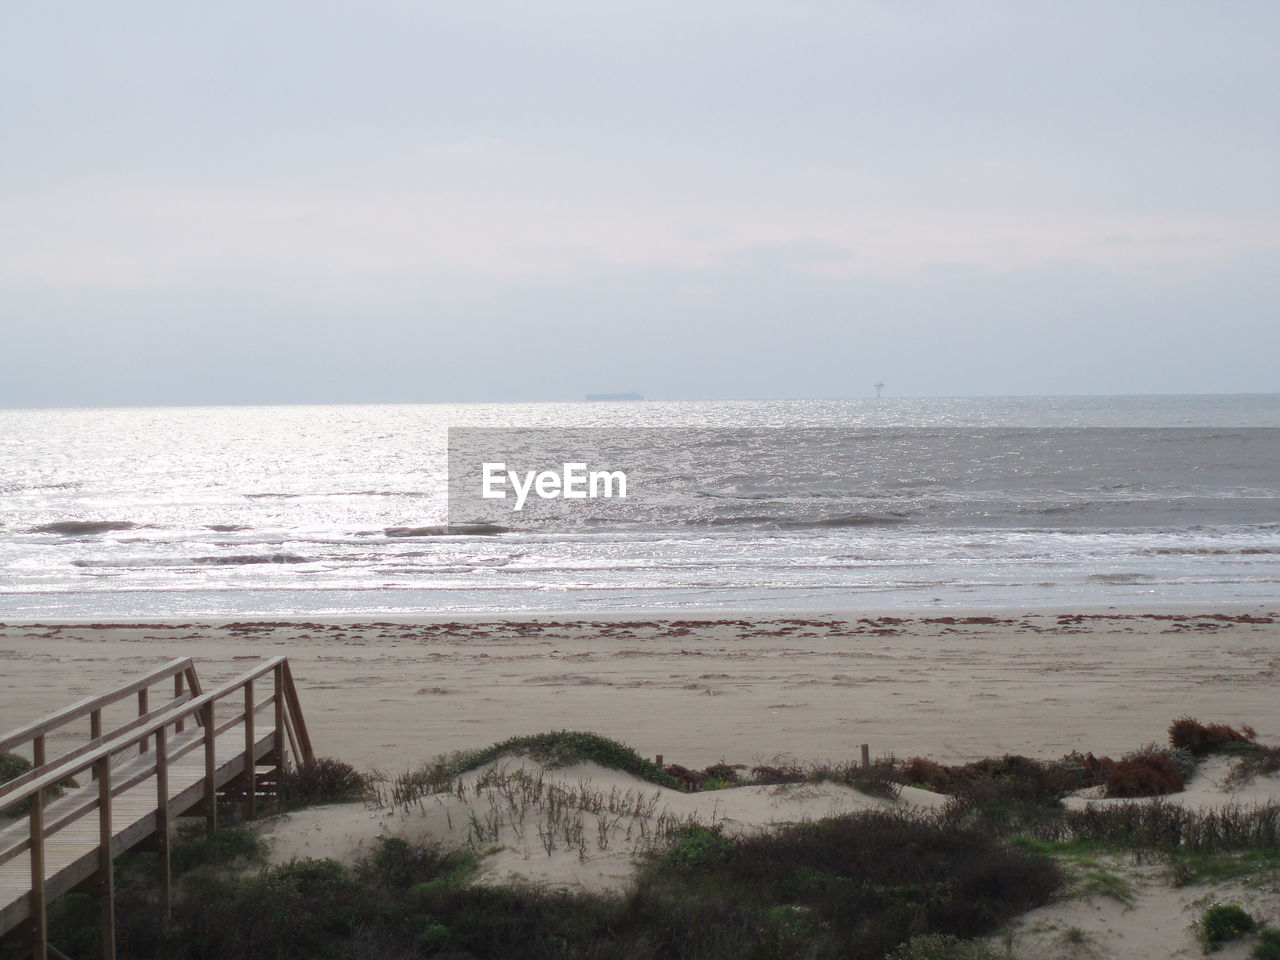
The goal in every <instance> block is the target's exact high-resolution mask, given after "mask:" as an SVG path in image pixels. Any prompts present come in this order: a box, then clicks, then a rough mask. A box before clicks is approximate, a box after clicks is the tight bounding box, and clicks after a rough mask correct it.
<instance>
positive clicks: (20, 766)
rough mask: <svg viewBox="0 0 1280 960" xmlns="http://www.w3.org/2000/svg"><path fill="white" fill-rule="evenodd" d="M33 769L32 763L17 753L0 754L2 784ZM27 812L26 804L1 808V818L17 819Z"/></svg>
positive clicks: (0, 779) (0, 781) (0, 782)
mask: <svg viewBox="0 0 1280 960" xmlns="http://www.w3.org/2000/svg"><path fill="white" fill-rule="evenodd" d="M30 769H31V761H30V760H28V759H27V758H26V757H22V756H19V755H18V754H16V753H0V784H3V783H8V782H9V781H10V780H12V779H14V778H15V777H20V776H22V775H23V774H24V773H26V772H27V771H28V770H30ZM24 810H26V804H25V803H23V804H13V805H11V806H9V807H4V808H0V817H16V816H18V815H20V814H21V813H22V812H23V811H24Z"/></svg>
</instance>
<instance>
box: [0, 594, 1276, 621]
mask: <svg viewBox="0 0 1280 960" xmlns="http://www.w3.org/2000/svg"><path fill="white" fill-rule="evenodd" d="M1059 614H1064V615H1070V616H1085V617H1112V618H1116V619H1120V618H1125V617H1131V618H1132V617H1137V618H1143V617H1151V616H1162V615H1167V614H1176V615H1181V616H1205V617H1209V616H1215V615H1217V614H1226V615H1229V616H1241V615H1247V614H1255V615H1265V616H1273V617H1280V603H1266V602H1262V601H1258V600H1231V601H1226V600H1224V601H1220V602H1218V601H1215V602H1207V601H1196V600H1187V601H1161V602H1159V603H1149V604H1139V603H1111V604H1099V603H1079V604H1073V603H1055V604H1027V605H1025V606H1013V605H1010V604H997V603H993V604H990V605H981V604H975V605H967V606H947V605H942V604H938V605H904V606H865V607H862V606H858V607H814V608H809V607H785V606H783V607H778V608H776V609H769V610H763V609H759V608H755V607H726V608H724V609H720V608H714V609H712V608H702V607H698V608H693V609H690V608H687V607H634V608H633V607H622V608H612V609H601V610H591V611H586V610H582V609H580V608H564V609H547V610H538V611H525V612H507V611H493V612H465V613H351V614H329V613H321V614H314V613H294V614H244V615H239V616H232V615H226V616H204V615H200V616H191V617H179V616H173V615H165V616H158V617H133V616H131V617H107V618H103V617H36V618H32V617H27V616H21V615H20V616H16V617H7V616H5V614H4V613H0V627H4V626H17V627H42V626H49V627H87V626H92V625H95V624H100V625H104V626H111V627H117V626H121V625H129V624H141V625H154V626H164V625H170V624H179V623H181V624H195V625H203V626H225V625H227V624H232V623H246V624H260V623H288V624H305V623H319V624H372V623H395V624H440V623H496V622H515V623H531V622H533V623H536V622H539V621H544V620H555V621H557V622H574V623H578V622H588V621H598V622H601V623H616V622H624V621H641V620H657V621H670V620H689V621H708V622H711V621H716V620H760V621H775V620H783V619H804V620H828V619H836V620H843V621H856V620H859V619H862V618H868V619H882V618H884V617H901V618H902V619H904V620H927V619H936V618H941V617H992V616H994V617H997V618H999V619H1008V618H1010V617H1014V616H1040V617H1051V616H1057V615H1059Z"/></svg>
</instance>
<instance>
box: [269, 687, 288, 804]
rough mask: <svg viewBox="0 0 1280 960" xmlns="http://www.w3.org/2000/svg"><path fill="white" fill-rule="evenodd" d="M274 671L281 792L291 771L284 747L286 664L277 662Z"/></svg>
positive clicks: (277, 762)
mask: <svg viewBox="0 0 1280 960" xmlns="http://www.w3.org/2000/svg"><path fill="white" fill-rule="evenodd" d="M272 672H273V674H274V678H275V684H276V700H275V713H276V717H275V719H276V732H275V745H276V770H277V780H276V791H277V792H279V790H280V789H281V787H283V786H284V783H283V781H284V775H285V774H286V773H288V772H289V760H288V757H287V756H286V755H285V749H284V747H285V727H284V664H283V663H277V664H276V666H275V669H274V670H273V671H272Z"/></svg>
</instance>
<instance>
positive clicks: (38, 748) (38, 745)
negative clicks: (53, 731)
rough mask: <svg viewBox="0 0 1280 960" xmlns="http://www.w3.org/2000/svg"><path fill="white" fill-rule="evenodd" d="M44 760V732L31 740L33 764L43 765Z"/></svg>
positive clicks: (36, 765)
mask: <svg viewBox="0 0 1280 960" xmlns="http://www.w3.org/2000/svg"><path fill="white" fill-rule="evenodd" d="M44 761H45V754H44V734H43V733H42V734H39V735H38V736H36V737H35V739H33V740H32V741H31V764H32V766H35V767H43V766H44Z"/></svg>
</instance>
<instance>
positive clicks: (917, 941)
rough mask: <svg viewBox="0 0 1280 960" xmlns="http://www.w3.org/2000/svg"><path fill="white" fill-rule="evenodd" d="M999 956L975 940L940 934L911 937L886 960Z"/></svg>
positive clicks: (994, 958) (970, 959)
mask: <svg viewBox="0 0 1280 960" xmlns="http://www.w3.org/2000/svg"><path fill="white" fill-rule="evenodd" d="M1001 956H1002V955H1001V954H999V953H997V952H996V951H995V950H994V949H993V948H991V947H989V946H987V945H986V944H985V943H982V942H981V941H977V940H962V939H960V938H959V937H953V936H949V935H947V934H941V933H927V934H924V935H923V936H919V937H912V938H911V939H910V940H908V941H907V942H906V943H904V944H902V945H901V946H900V947H898V948H897V949H896V950H894V951H893V952H892V953H891V954H889V957H888V960H1000V958H1001Z"/></svg>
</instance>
